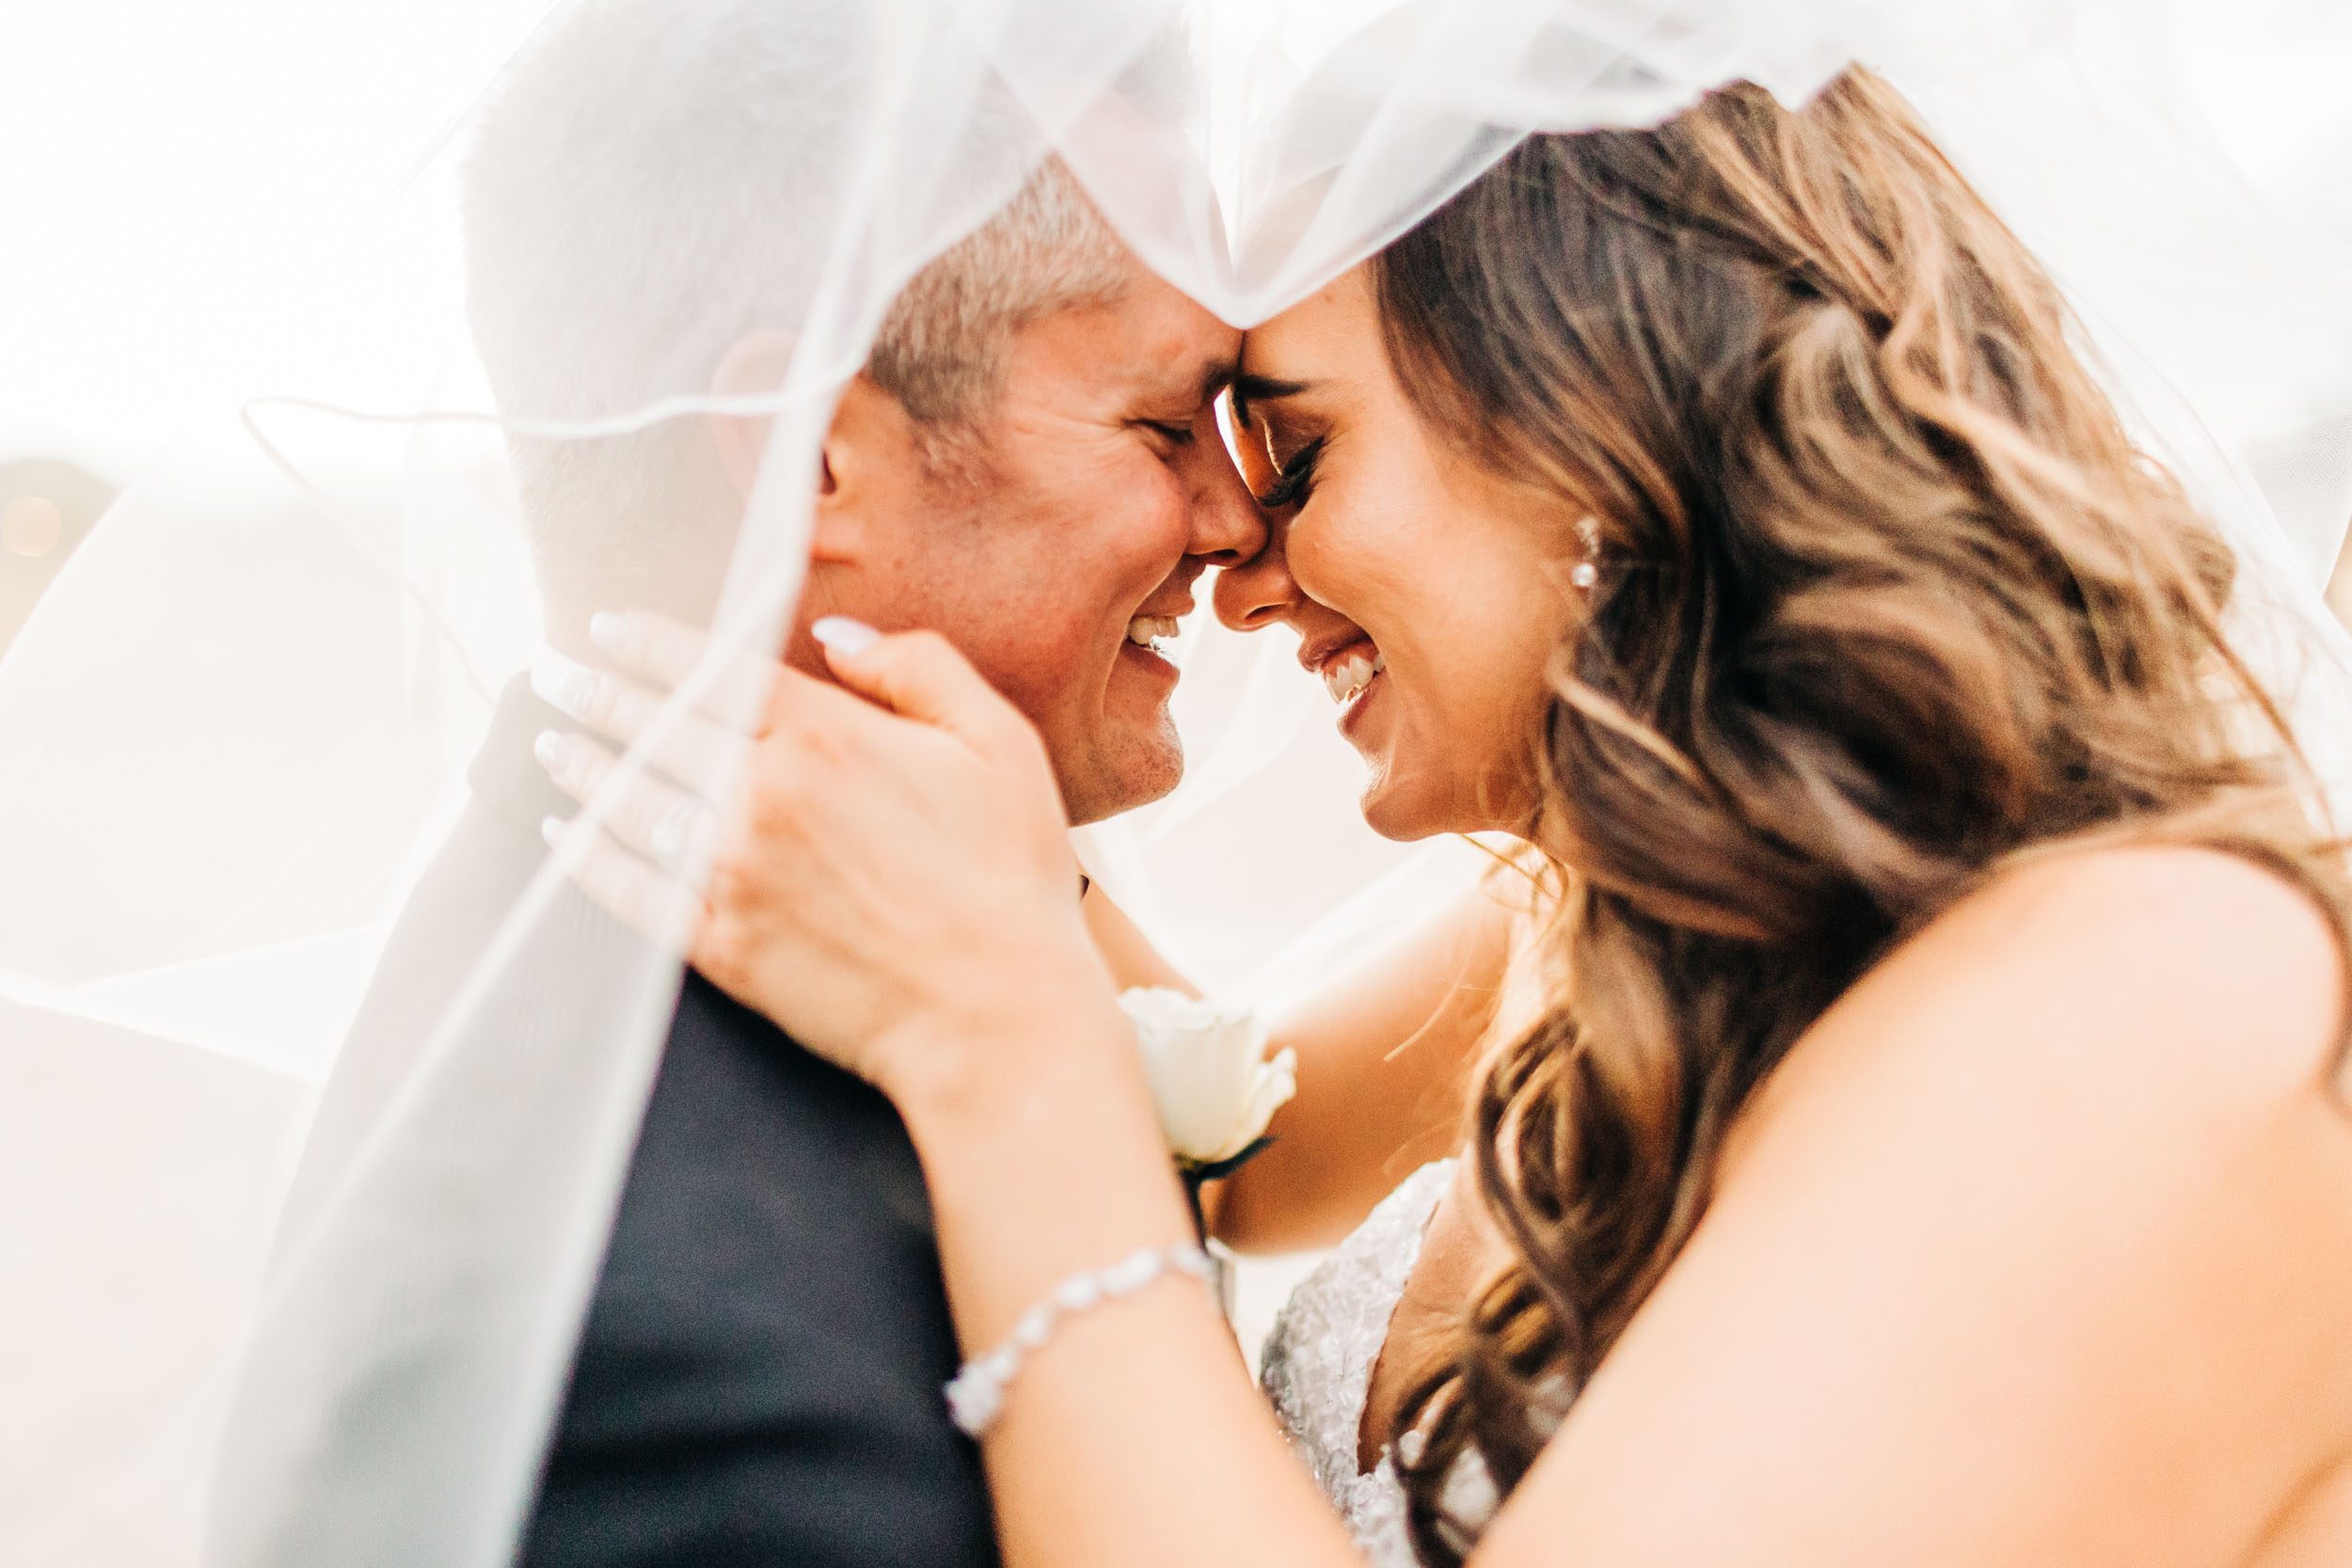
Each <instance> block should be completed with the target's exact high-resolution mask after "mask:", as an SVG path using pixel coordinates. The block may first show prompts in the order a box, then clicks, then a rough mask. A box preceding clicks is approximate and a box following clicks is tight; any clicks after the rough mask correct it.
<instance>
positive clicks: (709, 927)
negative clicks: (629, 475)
mask: <svg viewBox="0 0 2352 1568" xmlns="http://www.w3.org/2000/svg"><path fill="white" fill-rule="evenodd" d="M597 632H598V635H597V641H598V643H599V645H600V646H602V647H603V648H604V649H605V651H606V652H607V653H608V655H610V656H611V658H612V665H613V667H614V668H613V670H612V672H610V673H599V674H593V675H591V674H589V673H585V672H580V673H576V674H575V675H574V677H573V685H572V688H571V689H570V691H569V692H567V693H566V697H567V699H568V700H567V701H566V703H565V706H566V707H567V710H568V711H570V712H571V713H572V714H573V716H574V717H576V718H578V719H580V721H581V722H582V723H584V724H586V725H588V726H589V727H591V728H594V729H596V730H598V731H600V732H601V733H603V734H605V735H606V736H611V737H612V739H614V740H616V741H619V742H621V743H623V744H624V745H635V743H637V742H639V741H640V739H641V737H642V738H644V740H645V744H644V746H642V747H638V749H637V751H636V752H634V753H632V759H631V760H632V762H639V761H640V759H642V764H641V765H639V766H632V767H624V766H623V765H622V763H621V760H620V759H619V758H617V757H615V756H614V755H613V753H612V752H609V751H607V750H605V749H604V748H603V747H600V746H597V745H596V744H595V743H594V742H591V741H588V740H586V739H584V738H582V737H579V736H548V737H543V745H542V758H543V760H545V761H547V762H548V770H549V772H550V773H551V774H552V775H553V776H554V778H555V780H556V782H557V784H559V785H560V786H562V787H563V788H564V790H565V792H566V793H568V794H571V795H572V796H573V797H574V798H576V799H579V800H583V801H586V802H588V803H589V805H590V810H589V811H587V812H585V813H583V814H582V818H581V819H578V820H576V822H575V824H574V825H573V826H571V827H569V828H562V829H559V828H557V827H554V826H551V828H550V835H549V836H550V839H551V840H552V841H554V842H556V843H557V844H558V847H559V848H560V850H561V852H562V855H563V858H564V863H565V866H566V869H567V870H569V872H570V873H571V875H572V877H573V878H574V879H575V880H576V881H577V882H579V884H580V887H581V888H582V889H583V890H584V891H585V892H586V893H587V894H588V895H590V896H591V897H592V898H594V899H595V900H596V902H598V903H599V904H602V905H603V906H604V907H605V908H606V909H608V910H610V911H612V912H613V913H614V914H616V915H617V916H619V917H620V918H622V919H624V920H626V921H628V922H629V923H630V924H632V925H634V926H636V927H639V928H640V929H642V930H644V931H646V932H647V933H648V934H649V935H653V936H655V937H656V938H657V939H660V940H665V941H668V942H675V943H676V944H678V945H681V946H682V947H683V948H684V950H685V952H686V954H687V956H688V958H689V959H690V961H691V962H692V964H693V965H694V967H695V968H697V969H699V970H701V971H702V973H703V974H706V975H707V976H708V977H709V978H710V979H711V980H712V981H713V982H714V983H715V984H717V985H718V986H719V987H721V988H722V989H723V990H726V991H727V992H728V993H730V994H731V995H733V996H735V997H736V998H737V999H738V1000H739V1001H741V1002H743V1003H745V1004H746V1005H747V1006H753V1007H755V1008H757V1009H758V1010H759V1011H761V1012H763V1013H766V1014H767V1015H768V1016H769V1017H771V1018H772V1019H773V1020H775V1022H777V1023H778V1024H779V1025H781V1026H782V1027H783V1028H785V1029H786V1030H787V1032H789V1033H790V1034H792V1035H793V1036H794V1037H796V1038H798V1039H799V1040H800V1041H801V1042H802V1043H803V1044H804V1045H806V1046H807V1047H808V1048H809V1049H810V1050H812V1051H815V1052H817V1053H818V1054H820V1055H823V1056H826V1057H828V1058H830V1059H831V1060H833V1061H835V1062H837V1063H839V1064H841V1065H842V1066H844V1067H846V1068H849V1069H850V1070H852V1071H854V1072H857V1073H859V1074H860V1075H861V1076H864V1077H865V1078H866V1079H868V1080H869V1081H871V1082H873V1083H875V1084H877V1085H880V1086H881V1087H882V1089H884V1090H885V1091H886V1092H888V1093H890V1094H892V1095H893V1097H894V1098H899V1099H901V1101H903V1099H904V1097H905V1096H906V1095H907V1094H909V1093H911V1092H919V1091H920V1090H921V1089H923V1088H926V1087H929V1086H931V1085H941V1084H948V1085H952V1084H953V1083H954V1082H955V1081H956V1080H957V1079H958V1078H959V1077H960V1076H961V1075H963V1074H966V1073H968V1072H971V1071H974V1070H976V1068H975V1064H992V1065H993V1066H994V1067H997V1068H1000V1069H1001V1068H1002V1067H1003V1066H1004V1065H1005V1064H1004V1060H1003V1054H1002V1053H1003V1052H1004V1051H1006V1050H1007V1049H1010V1048H1017V1047H1018V1046H1019V1045H1020V1044H1021V1043H1022V1041H1023V1037H1025V1036H1026V1035H1031V1034H1034V1033H1036V1032H1037V1031H1038V1028H1039V1025H1040V1023H1041V1021H1043V1020H1047V1019H1050V1018H1051V1017H1052V1016H1053V1013H1054V1011H1055V1010H1056V1009H1060V1010H1062V1011H1063V1012H1064V1013H1065V1014H1066V1013H1067V1011H1068V1010H1070V1009H1073V1008H1084V1007H1086V1006H1089V1004H1099V1005H1100V1006H1104V1007H1109V1006H1115V1004H1114V1003H1113V1001H1112V990H1111V985H1110V980H1109V976H1108V974H1106V973H1105V971H1104V968H1103V965H1102V962H1101V959H1100V958H1099V957H1098V956H1097V954H1096V952H1095V949H1094V947H1093V945H1092V943H1091V942H1090V941H1089V937H1088V934H1087V930H1086V927H1085V925H1084V922H1083V920H1082V918H1081V915H1080V910H1079V899H1078V889H1079V881H1078V871H1077V863H1076V861H1075V859H1074V858H1073V854H1072V851H1071V848H1070V844H1069V835H1068V827H1067V823H1066V820H1065V818H1064V816H1063V812H1062V806H1061V800H1060V794H1059V791H1058V788H1057V785H1056V784H1055V780H1054V774H1053V770H1052V768H1051V766H1050V765H1049V763H1048V761H1047V758H1046V754H1045V750H1044V746H1043V744H1042V743H1041V740H1040V739H1039V737H1038V735H1037V732H1036V730H1035V729H1033V728H1032V727H1031V726H1030V724H1029V722H1028V721H1027V720H1026V719H1025V718H1024V717H1023V716H1022V715H1021V714H1020V713H1019V712H1018V711H1017V710H1016V709H1014V708H1013V707H1012V706H1011V705H1009V703H1007V702H1006V701H1005V700H1004V699H1003V698H1002V697H1000V696H998V695H997V693H996V692H995V691H994V690H993V689H991V688H990V687H989V686H988V685H987V683H986V682H985V681H983V680H982V679H981V678H980V676H979V675H978V674H977V673H976V672H975V671H974V670H973V669H972V667H971V666H970V665H969V664H968V663H966V662H965V661H964V659H963V657H962V656H961V654H959V653H957V652H956V650H955V649H954V648H953V647H951V646H950V645H949V644H948V643H947V642H946V641H945V640H944V639H941V638H939V637H937V636H935V635H933V634H930V633H928V632H910V633H906V634H903V635H898V636H891V637H877V636H876V635H875V634H874V633H873V632H872V631H871V630H870V629H869V628H866V627H865V626H858V625H857V624H855V623H841V622H832V623H820V624H819V626H818V641H820V642H821V643H823V644H824V645H825V647H826V650H827V657H828V659H829V662H830V663H831V665H832V668H833V670H834V674H835V675H836V676H837V677H838V679H839V680H840V683H841V684H840V686H838V687H836V686H833V685H830V684H828V683H826V682H824V681H820V680H816V679H812V678H810V677H809V676H807V675H804V674H802V673H799V672H797V671H794V670H791V669H789V668H787V667H784V666H781V665H773V664H763V665H760V666H757V667H756V668H753V667H748V666H741V665H739V666H737V667H734V668H730V669H727V670H723V671H721V672H718V673H717V674H718V677H719V678H717V679H712V678H710V677H711V674H712V672H709V671H707V670H706V671H704V672H703V677H702V678H701V679H700V680H698V681H696V682H695V683H694V684H695V686H696V687H697V688H698V689H704V690H705V695H703V696H702V698H701V700H700V701H698V702H697V703H696V704H694V705H692V708H691V710H690V711H677V710H675V707H674V708H673V710H672V711H670V712H669V713H668V714H667V715H666V718H664V721H663V722H661V723H659V724H657V723H656V722H655V721H656V719H657V717H658V716H660V715H662V708H663V703H662V700H663V698H664V697H666V696H667V695H668V693H669V691H670V689H675V688H677V687H680V686H682V685H685V684H687V683H688V681H689V678H690V677H691V676H693V675H694V674H695V673H696V671H697V667H698V666H700V665H701V664H702V663H703V661H704V659H705V657H706V656H707V653H708V643H707V640H706V639H705V638H704V637H703V636H702V635H701V634H700V633H697V632H694V631H691V630H690V629H688V628H687V627H684V626H679V625H678V624H676V623H674V622H669V621H665V620H662V619H660V617H656V616H652V615H646V614H633V615H628V616H621V617H609V618H608V617H599V619H598V624H597ZM591 682H593V684H590V683H591ZM758 683H766V684H767V685H768V688H769V689H767V691H766V693H765V697H764V701H763V700H760V699H759V696H758V694H757V692H756V690H755V686H756V684H758ZM729 712H732V713H735V714H738V715H742V714H747V713H748V714H753V715H755V717H753V718H751V719H750V720H749V721H748V722H744V721H739V722H738V723H736V724H733V725H730V724H728V723H725V722H723V721H722V720H721V719H720V718H719V717H717V716H719V715H723V714H725V713H729ZM731 730H740V731H743V732H746V733H744V734H742V735H741V736H740V737H737V736H732V735H730V734H729V732H730V731H731ZM729 740H732V741H733V745H732V747H730V746H729V745H728V744H727V742H728V741H729ZM657 769H658V770H659V772H660V774H666V775H667V776H668V778H669V779H670V780H675V782H676V783H677V784H685V785H688V786H689V790H691V793H690V792H689V791H682V790H680V789H678V788H676V787H674V785H673V784H672V783H670V782H665V781H664V779H662V778H660V777H658V776H656V770H657ZM697 797H699V798H700V800H701V801H708V802H720V801H731V802H732V807H731V809H727V810H724V811H722V812H720V813H719V814H718V816H717V819H716V823H715V831H714V828H713V826H712V823H711V819H710V818H709V817H708V816H705V815H702V814H703V813H704V810H705V808H704V806H703V805H702V804H700V803H698V800H697ZM706 868H707V869H706ZM698 873H701V875H698ZM987 1069H988V1068H987V1067H986V1066H982V1067H979V1068H978V1069H977V1070H983V1071H985V1070H987Z"/></svg>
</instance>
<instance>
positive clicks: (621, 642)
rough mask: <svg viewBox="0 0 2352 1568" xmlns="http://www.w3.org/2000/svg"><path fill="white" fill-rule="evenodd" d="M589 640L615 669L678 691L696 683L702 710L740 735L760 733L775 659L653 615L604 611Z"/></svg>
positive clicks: (696, 704) (696, 697)
mask: <svg viewBox="0 0 2352 1568" xmlns="http://www.w3.org/2000/svg"><path fill="white" fill-rule="evenodd" d="M588 637H589V640H590V641H593V642H595V643H596V646H597V647H598V648H600V649H602V650H603V651H604V652H605V654H606V655H607V656H608V657H610V658H611V659H612V665H613V668H614V669H616V670H619V671H621V672H622V673H625V674H630V675H635V676H637V677H639V678H641V679H643V680H644V681H646V682H647V683H649V684H651V685H653V686H657V687H661V688H665V689H669V690H673V691H675V690H677V689H681V688H683V687H685V686H686V685H687V684H688V683H689V682H690V681H695V682H697V684H696V685H695V689H694V695H693V698H692V702H693V705H694V707H695V709H696V710H697V711H699V712H701V713H702V714H704V715H705V716H706V717H707V718H710V719H712V720H715V721H718V722H719V723H721V724H723V725H724V726H726V727H727V728H728V729H731V730H734V731H736V732H737V733H739V734H742V735H757V734H758V733H759V730H760V727H761V726H760V721H761V718H762V716H763V715H765V714H766V712H767V709H768V695H769V692H770V691H771V689H773V688H774V686H775V681H776V672H777V663H776V661H775V660H774V659H771V658H759V657H755V656H753V655H750V654H746V653H742V652H739V651H735V650H729V649H722V648H720V647H719V646H717V644H716V643H714V642H713V641H712V640H711V637H710V634H709V633H707V632H705V631H702V630H700V629H698V628H696V627H694V626H688V625H687V624H686V623H685V622H683V621H674V620H672V619H670V617H668V616H666V615H661V614H658V613H656V612H655V611H653V610H599V611H597V612H596V614H595V615H593V616H591V617H590V618H589V621H588ZM706 665H708V666H709V668H707V669H706V668H705V666H706Z"/></svg>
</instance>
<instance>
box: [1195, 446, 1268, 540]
mask: <svg viewBox="0 0 2352 1568" xmlns="http://www.w3.org/2000/svg"><path fill="white" fill-rule="evenodd" d="M1193 450H1194V451H1196V452H1198V453H1199V454H1200V461H1198V462H1197V463H1196V464H1195V470H1196V471H1195V474H1194V478H1193V491H1192V532H1191V535H1190V536H1189V537H1188V538H1187V539H1186V540H1185V542H1184V554H1185V555H1187V556H1190V557H1192V558H1194V559H1196V560H1197V561H1199V562H1200V563H1201V564H1203V565H1208V566H1224V567H1232V566H1238V565H1240V564H1241V563H1242V562H1245V561H1248V560H1249V559H1250V558H1251V557H1253V556H1255V555H1256V554H1257V553H1258V552H1259V551H1260V550H1263V548H1265V540H1266V519H1265V512H1264V509H1263V508H1262V507H1260V506H1259V505H1258V500H1257V498H1256V497H1254V496H1252V495H1251V494H1250V493H1249V486H1248V485H1247V484H1245V483H1242V477H1241V475H1240V474H1239V473H1238V472H1237V471H1236V470H1235V469H1234V467H1233V465H1232V462H1231V461H1230V460H1228V459H1227V457H1226V455H1225V448H1224V445H1223V443H1222V441H1221V440H1219V439H1218V438H1217V436H1216V428H1215V425H1214V422H1212V424H1211V427H1210V436H1209V439H1207V440H1205V441H1201V440H1197V439H1196V441H1195V443H1194V448H1193Z"/></svg>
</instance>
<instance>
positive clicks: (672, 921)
mask: <svg viewBox="0 0 2352 1568" xmlns="http://www.w3.org/2000/svg"><path fill="white" fill-rule="evenodd" d="M539 832H540V834H541V836H543V837H544V838H546V840H547V841H548V847H549V848H551V849H553V850H554V851H555V853H556V858H557V861H558V863H560V864H561V865H562V866H563V868H564V874H565V875H566V876H568V877H569V878H571V879H572V884H573V885H574V886H575V887H577V888H579V889H580V892H581V893H583V894H585V895H587V897H588V900H589V901H590V902H591V903H593V904H596V906H598V907H599V908H601V909H602V910H603V911H605V912H606V913H607V914H610V915H612V917H613V918H614V919H615V920H618V921H619V922H620V923H621V924H622V925H624V926H627V927H630V928H631V929H633V930H635V931H636V932H637V933H638V934H639V935H640V936H643V937H644V938H645V939H646V940H647V941H649V942H653V943H654V944H655V945H656V946H659V947H660V948H662V949H664V950H665V951H668V952H672V953H675V954H678V955H680V956H682V957H687V958H691V957H692V956H693V954H694V951H695V948H696V946H697V944H698V943H699V942H701V940H702V936H703V932H704V930H705V928H706V927H707V925H708V922H709V918H710V911H709V907H708V906H707V904H705V903H704V902H703V898H702V895H700V894H698V893H696V892H695V891H694V890H693V889H692V888H691V887H689V886H687V885H686V884H685V883H684V882H682V881H680V880H678V879H676V878H675V877H672V876H668V875H665V874H664V873H662V872H660V871H659V870H657V869H655V868H654V867H653V866H651V865H649V864H647V863H645V862H644V861H642V860H640V859H638V858H637V857H636V856H635V855H632V854H630V853H629V852H628V850H627V849H625V848H623V847H621V846H620V845H619V844H617V843H615V842H614V841H613V839H612V837H611V836H610V835H608V834H607V833H605V832H603V831H602V830H601V829H598V828H595V827H591V826H590V825H588V824H587V823H584V822H580V823H573V822H565V821H563V820H562V819H560V818H558V817H553V816H550V817H548V819H547V820H546V821H545V822H543V823H541V824H540V826H539Z"/></svg>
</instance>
